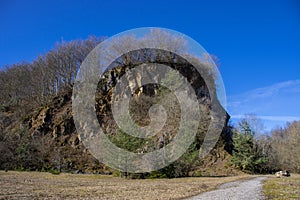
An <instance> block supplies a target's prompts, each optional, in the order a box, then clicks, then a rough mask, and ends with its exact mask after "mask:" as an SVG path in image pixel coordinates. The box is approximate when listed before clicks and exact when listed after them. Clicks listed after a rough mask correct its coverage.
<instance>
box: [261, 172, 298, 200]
mask: <svg viewBox="0 0 300 200" xmlns="http://www.w3.org/2000/svg"><path fill="white" fill-rule="evenodd" d="M264 193H265V195H266V197H267V199H273V200H281V199H282V200H289V199H300V174H292V175H291V177H283V178H275V177H272V178H268V179H267V180H266V182H265V185H264Z"/></svg>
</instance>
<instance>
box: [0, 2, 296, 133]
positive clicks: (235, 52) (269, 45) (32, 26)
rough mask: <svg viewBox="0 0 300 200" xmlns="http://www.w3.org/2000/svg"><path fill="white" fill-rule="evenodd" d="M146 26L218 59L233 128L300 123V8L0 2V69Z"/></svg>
mask: <svg viewBox="0 0 300 200" xmlns="http://www.w3.org/2000/svg"><path fill="white" fill-rule="evenodd" d="M147 26H154V27H164V28H169V29H173V30H176V31H179V32H182V33H184V34H186V35H188V36H190V37H192V38H193V39H195V40H196V41H198V42H199V43H200V44H201V45H202V46H203V47H204V48H205V49H206V50H207V51H208V52H209V53H211V54H214V55H216V56H217V57H218V58H219V63H220V71H221V74H222V76H223V80H224V84H225V88H226V92H227V96H228V111H229V113H230V114H231V115H232V116H233V122H235V121H237V120H238V118H239V117H240V116H241V115H243V114H245V113H254V114H257V115H258V116H260V117H261V118H263V121H264V123H265V126H266V129H267V130H269V129H271V128H272V127H274V126H276V125H282V124H284V123H285V122H286V121H290V120H293V119H298V118H299V117H300V109H299V108H300V107H299V103H298V99H299V98H300V94H299V93H300V84H299V80H300V2H299V1H297V0H251V1H250V0H245V1H232V0H226V1H222V0H220V1H214V0H206V1H202V0H198V1H197V0H195V1H176V0H172V1H163V0H160V1H159V0H152V1H124V0H123V1H122V0H119V1H117V0H112V1H86V2H83V1H82V2H81V1H76V0H73V1H33V0H28V1H21V0H19V1H16V0H0V27H1V31H0V66H5V65H7V64H12V63H16V62H21V61H23V60H25V61H29V62H30V61H32V60H33V59H35V58H36V57H37V56H38V55H39V54H43V53H45V52H47V51H48V50H50V49H51V48H53V47H54V45H55V42H57V41H60V40H62V39H64V40H67V41H68V40H73V39H78V38H82V39H83V38H87V37H88V36H89V35H91V34H93V35H97V36H112V35H114V34H117V33H119V32H122V31H125V30H128V29H132V28H138V27H147ZM270 102H272V103H270Z"/></svg>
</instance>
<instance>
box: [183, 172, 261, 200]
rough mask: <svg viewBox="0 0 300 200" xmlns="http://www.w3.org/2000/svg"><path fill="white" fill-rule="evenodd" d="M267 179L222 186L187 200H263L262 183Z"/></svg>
mask: <svg viewBox="0 0 300 200" xmlns="http://www.w3.org/2000/svg"><path fill="white" fill-rule="evenodd" d="M264 179H265V177H258V178H254V179H251V180H243V181H235V182H230V183H225V184H223V185H221V186H220V187H219V188H218V189H217V190H213V191H210V192H205V193H202V194H200V195H197V196H194V197H191V198H189V199H187V200H202V199H203V200H227V199H228V200H229V199H230V200H241V199H243V200H262V199H264V196H263V193H262V186H263V183H262V181H263V180H264Z"/></svg>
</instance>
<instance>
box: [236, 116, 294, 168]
mask: <svg viewBox="0 0 300 200" xmlns="http://www.w3.org/2000/svg"><path fill="white" fill-rule="evenodd" d="M261 128H262V125H261V122H260V121H259V120H258V118H256V117H253V116H246V117H245V118H244V119H242V120H241V121H240V122H239V124H238V126H237V127H235V128H234V129H233V144H234V150H233V154H232V158H231V162H232V164H233V165H234V166H235V167H237V168H239V169H240V170H243V171H246V172H251V173H274V172H276V171H279V170H288V171H291V172H295V173H300V156H299V155H300V121H294V122H288V123H287V124H286V125H285V126H284V127H277V128H275V129H273V130H272V131H271V132H270V133H261Z"/></svg>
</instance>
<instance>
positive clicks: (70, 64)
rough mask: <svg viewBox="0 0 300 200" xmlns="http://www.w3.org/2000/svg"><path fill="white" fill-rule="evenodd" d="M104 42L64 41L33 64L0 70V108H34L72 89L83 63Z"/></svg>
mask: <svg viewBox="0 0 300 200" xmlns="http://www.w3.org/2000/svg"><path fill="white" fill-rule="evenodd" d="M102 40H103V38H98V37H95V36H90V37H89V38H87V39H85V40H74V41H70V42H66V41H62V42H60V43H57V44H56V45H55V48H53V49H52V50H50V51H49V52H47V53H46V54H45V55H40V56H38V58H37V59H35V60H34V61H33V62H31V63H28V62H21V63H17V64H12V65H8V66H5V68H4V70H1V71H0V93H1V95H0V105H1V109H2V110H3V109H4V110H5V109H8V108H9V107H10V106H12V105H14V106H15V105H22V106H24V105H26V107H30V108H32V107H34V106H36V105H41V104H43V103H45V102H46V101H47V100H48V99H49V96H53V95H56V94H57V93H58V92H59V91H60V90H61V89H63V88H67V87H69V88H71V87H72V85H73V82H74V79H75V76H76V73H77V71H78V69H79V67H80V64H81V63H82V61H83V60H84V59H85V57H86V56H87V54H88V53H89V52H90V51H91V50H92V49H94V48H95V46H96V45H97V44H99V43H100V42H101V41H102Z"/></svg>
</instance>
